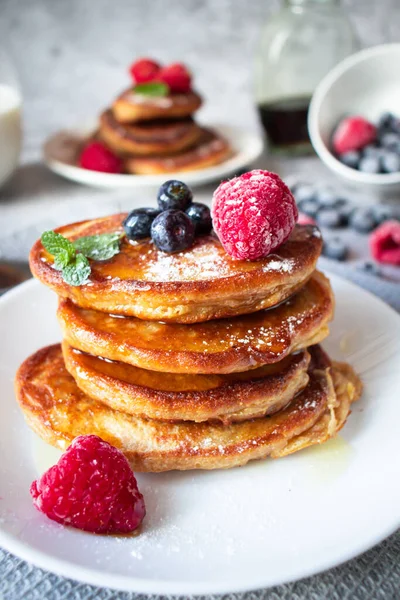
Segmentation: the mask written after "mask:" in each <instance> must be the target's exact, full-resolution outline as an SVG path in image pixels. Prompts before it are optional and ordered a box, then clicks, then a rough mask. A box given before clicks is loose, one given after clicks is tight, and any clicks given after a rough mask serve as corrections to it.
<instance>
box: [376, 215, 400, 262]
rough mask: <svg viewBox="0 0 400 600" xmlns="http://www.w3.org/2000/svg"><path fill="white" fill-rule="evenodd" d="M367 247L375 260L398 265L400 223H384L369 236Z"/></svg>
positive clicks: (399, 260) (399, 256)
mask: <svg viewBox="0 0 400 600" xmlns="http://www.w3.org/2000/svg"><path fill="white" fill-rule="evenodd" d="M369 247H370V249H371V254H372V256H373V258H375V260H377V261H378V262H380V263H387V264H390V265H400V223H399V222H398V221H386V222H385V223H382V225H379V227H377V228H376V229H375V231H373V232H372V233H371V235H370V236H369Z"/></svg>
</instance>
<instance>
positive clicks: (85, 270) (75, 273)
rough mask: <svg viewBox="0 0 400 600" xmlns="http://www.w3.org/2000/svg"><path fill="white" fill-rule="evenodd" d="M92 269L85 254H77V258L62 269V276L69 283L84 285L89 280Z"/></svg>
mask: <svg viewBox="0 0 400 600" xmlns="http://www.w3.org/2000/svg"><path fill="white" fill-rule="evenodd" d="M90 272H91V269H90V265H89V261H88V259H87V258H86V256H83V254H77V255H76V257H75V259H74V260H73V261H72V262H70V264H68V265H67V266H66V267H64V268H63V270H62V276H63V279H64V281H65V283H68V285H74V286H75V285H83V284H84V283H86V282H87V280H88V277H89V275H90Z"/></svg>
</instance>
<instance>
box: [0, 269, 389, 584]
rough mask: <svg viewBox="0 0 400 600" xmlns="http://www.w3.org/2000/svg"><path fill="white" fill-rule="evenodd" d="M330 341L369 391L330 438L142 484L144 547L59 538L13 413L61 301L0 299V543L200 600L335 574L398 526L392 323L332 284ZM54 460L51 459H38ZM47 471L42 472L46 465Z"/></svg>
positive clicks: (92, 575)
mask: <svg viewBox="0 0 400 600" xmlns="http://www.w3.org/2000/svg"><path fill="white" fill-rule="evenodd" d="M332 281H333V284H334V290H335V292H336V297H337V313H336V318H335V321H334V324H333V325H332V335H331V337H330V339H329V341H328V343H327V344H326V347H327V349H328V350H329V351H330V352H331V353H332V354H333V356H334V357H335V358H339V359H348V360H349V361H350V362H351V363H352V364H353V365H354V366H355V368H356V369H357V370H358V372H359V373H360V374H361V375H362V378H363V380H364V383H365V394H364V396H363V397H362V399H361V400H360V401H359V403H358V404H357V405H355V406H354V409H353V413H352V415H351V416H350V418H349V420H348V423H347V424H346V426H345V427H344V429H343V430H342V433H341V435H340V437H339V438H338V441H332V442H329V443H327V444H326V445H323V446H320V447H317V448H311V449H308V450H305V451H303V452H300V453H299V454H296V455H293V456H290V457H287V458H283V459H279V460H266V461H264V462H258V463H253V464H250V465H248V466H247V467H243V468H237V469H232V470H227V471H215V472H204V471H203V472H188V473H177V472H173V473H165V474H152V475H139V477H138V480H139V485H140V488H141V490H142V491H143V493H144V496H145V499H146V504H147V513H148V516H147V517H146V521H145V527H144V530H143V532H142V533H141V534H140V535H139V536H138V537H130V538H123V537H106V536H94V535H90V534H85V533H83V532H80V531H76V530H73V529H67V528H63V527H62V526H60V525H57V524H56V523H53V522H52V521H49V520H47V519H46V517H44V516H43V515H41V514H40V513H39V512H37V511H36V510H35V509H34V508H33V506H32V502H31V500H30V497H29V485H30V483H31V481H32V480H33V479H34V478H35V477H36V476H37V467H36V463H37V458H35V457H36V454H37V449H35V447H34V446H33V445H32V436H31V434H30V432H29V429H28V427H27V426H26V425H25V424H24V421H23V418H22V415H21V414H20V411H19V409H18V408H17V406H16V403H15V400H14V392H13V377H14V373H15V370H16V369H17V367H18V365H19V364H20V362H21V361H22V360H23V359H24V358H26V356H27V355H28V354H30V353H31V352H33V351H35V350H36V349H38V348H39V347H40V346H43V345H46V344H49V343H51V342H55V341H57V340H59V338H60V333H59V329H58V326H57V324H56V319H55V309H56V298H55V296H54V294H52V293H51V292H50V291H48V290H47V289H46V288H44V286H41V285H39V284H38V283H36V282H28V283H25V284H22V285H21V286H20V287H19V288H17V289H15V291H12V292H10V293H9V294H7V295H6V296H4V297H3V298H2V299H1V301H0V340H1V349H0V364H1V371H0V389H1V403H0V456H1V467H0V497H1V500H0V544H1V545H3V546H4V547H6V548H7V549H8V550H10V551H11V552H13V553H14V554H16V555H18V556H20V557H22V558H24V559H26V560H28V561H30V562H32V563H34V564H36V565H38V566H40V567H42V568H44V569H49V570H50V571H54V572H56V573H59V574H61V575H64V576H66V577H72V578H74V579H78V580H81V581H84V582H88V583H92V584H96V585H100V586H109V587H114V588H118V589H123V590H133V591H135V592H146V593H154V594H170V593H176V594H184V595H189V594H208V593H225V592H232V591H243V590H250V589H256V588H262V587H265V586H270V585H274V584H280V583H283V582H286V581H289V580H294V579H297V578H301V577H305V576H307V575H311V574H313V573H317V572H318V571H322V570H323V569H327V568H329V567H333V566H334V565H337V564H339V563H341V562H343V561H345V560H347V559H350V558H352V557H353V556H355V555H357V554H359V553H360V552H363V551H364V550H367V549H368V548H370V547H371V546H373V545H374V544H376V543H378V542H379V541H381V540H382V539H383V538H385V537H386V536H388V535H389V534H390V533H392V532H393V531H395V530H396V529H397V527H398V526H399V525H400V461H399V454H398V452H399V450H398V448H399V446H398V427H399V422H400V402H399V389H400V369H399V366H400V365H399V356H400V318H399V316H398V315H397V314H396V313H395V312H394V311H392V310H391V309H390V308H389V307H388V306H386V305H385V304H384V303H383V302H381V301H380V300H378V299H377V298H375V297H374V296H372V295H370V294H369V293H367V292H365V291H363V290H361V289H360V288H358V287H355V286H354V285H352V284H350V283H348V282H346V281H344V280H342V279H340V278H337V277H332ZM48 460H50V461H51V460H52V457H51V454H50V455H47V454H46V456H45V461H44V462H46V461H48ZM40 462H41V464H42V463H43V461H42V460H41V461H40Z"/></svg>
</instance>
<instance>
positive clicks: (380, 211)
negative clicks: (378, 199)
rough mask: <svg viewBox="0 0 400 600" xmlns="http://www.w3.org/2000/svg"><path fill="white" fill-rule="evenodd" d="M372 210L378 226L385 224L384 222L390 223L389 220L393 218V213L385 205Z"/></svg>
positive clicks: (379, 205)
mask: <svg viewBox="0 0 400 600" xmlns="http://www.w3.org/2000/svg"><path fill="white" fill-rule="evenodd" d="M371 210H372V212H373V214H374V218H375V221H376V223H377V225H380V224H381V223H384V221H389V219H392V218H393V211H392V209H391V208H389V207H388V206H384V205H383V204H377V205H376V206H373V207H371Z"/></svg>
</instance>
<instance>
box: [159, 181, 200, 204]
mask: <svg viewBox="0 0 400 600" xmlns="http://www.w3.org/2000/svg"><path fill="white" fill-rule="evenodd" d="M157 200H158V206H159V207H160V210H170V209H174V210H186V209H187V208H188V206H189V204H191V202H192V200H193V194H192V190H191V189H190V188H189V187H188V186H187V185H186V183H183V181H178V180H176V179H170V180H169V181H166V182H165V183H163V184H162V186H161V187H160V189H159V192H158V196H157Z"/></svg>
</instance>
